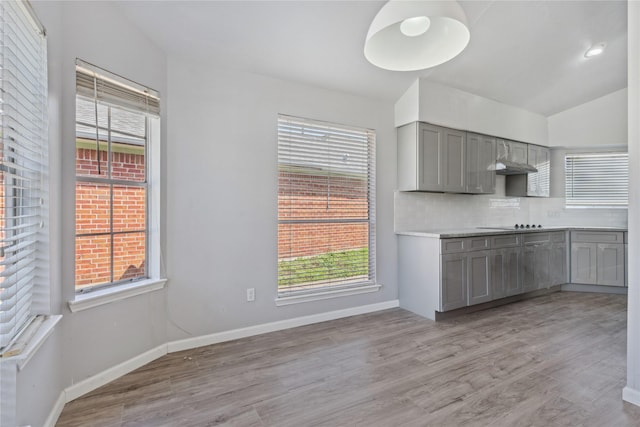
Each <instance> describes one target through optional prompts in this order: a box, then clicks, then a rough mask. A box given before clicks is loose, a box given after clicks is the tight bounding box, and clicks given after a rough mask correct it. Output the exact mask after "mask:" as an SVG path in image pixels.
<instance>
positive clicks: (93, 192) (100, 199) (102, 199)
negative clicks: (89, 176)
mask: <svg viewBox="0 0 640 427" xmlns="http://www.w3.org/2000/svg"><path fill="white" fill-rule="evenodd" d="M110 192H111V186H110V185H108V184H94V183H88V182H77V183H76V234H78V235H80V234H88V233H108V232H109V231H110V230H111V224H110V217H111V213H110V205H111V196H110Z"/></svg>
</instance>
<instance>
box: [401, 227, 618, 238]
mask: <svg viewBox="0 0 640 427" xmlns="http://www.w3.org/2000/svg"><path fill="white" fill-rule="evenodd" d="M545 231H546V232H549V231H620V232H625V231H627V229H626V228H621V227H569V226H549V227H543V228H529V229H527V228H525V229H520V228H519V229H517V230H516V229H509V230H502V229H495V228H482V227H478V228H450V229H435V230H404V231H396V234H398V235H402V236H418V237H432V238H436V239H451V238H461V237H474V236H487V235H497V234H520V233H544V232H545Z"/></svg>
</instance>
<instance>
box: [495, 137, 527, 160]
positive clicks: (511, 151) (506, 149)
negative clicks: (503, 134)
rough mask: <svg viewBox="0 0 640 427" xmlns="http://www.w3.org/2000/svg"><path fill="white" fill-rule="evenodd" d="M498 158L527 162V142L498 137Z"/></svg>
mask: <svg viewBox="0 0 640 427" xmlns="http://www.w3.org/2000/svg"><path fill="white" fill-rule="evenodd" d="M496 160H498V161H499V162H504V161H507V162H512V163H521V164H527V144H525V143H524V142H516V141H509V140H506V139H502V138H497V139H496Z"/></svg>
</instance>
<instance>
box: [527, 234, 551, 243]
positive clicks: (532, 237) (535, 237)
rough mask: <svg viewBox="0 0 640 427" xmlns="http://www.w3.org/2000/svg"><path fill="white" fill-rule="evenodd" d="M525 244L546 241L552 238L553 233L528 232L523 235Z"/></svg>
mask: <svg viewBox="0 0 640 427" xmlns="http://www.w3.org/2000/svg"><path fill="white" fill-rule="evenodd" d="M522 240H523V242H524V244H525V245H527V244H535V243H546V242H549V241H550V240H551V233H528V234H523V235H522Z"/></svg>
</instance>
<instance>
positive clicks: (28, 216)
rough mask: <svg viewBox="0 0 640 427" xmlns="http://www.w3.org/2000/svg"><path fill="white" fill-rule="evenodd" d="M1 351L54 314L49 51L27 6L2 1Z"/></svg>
mask: <svg viewBox="0 0 640 427" xmlns="http://www.w3.org/2000/svg"><path fill="white" fill-rule="evenodd" d="M0 16H1V18H0V19H1V20H2V22H1V24H2V25H0V37H1V44H0V61H1V63H0V67H1V68H0V73H1V81H0V85H1V92H0V96H1V99H0V109H1V112H0V119H1V120H2V125H1V129H2V130H1V132H2V134H1V139H0V347H6V346H7V345H8V344H10V342H11V340H12V339H13V338H14V337H15V336H16V334H17V333H18V332H19V331H20V330H21V328H22V327H23V326H24V325H25V324H26V323H27V321H28V320H29V318H30V317H31V316H32V315H34V314H39V313H45V312H47V311H48V308H47V306H48V300H49V299H48V292H49V283H48V280H47V276H48V274H47V268H48V264H47V261H46V260H47V249H46V245H47V240H48V239H47V235H46V234H47V227H46V224H47V221H46V206H45V201H46V200H47V199H48V198H47V194H48V192H47V183H46V175H47V63H46V57H47V51H46V39H45V36H44V34H43V30H42V27H41V26H40V24H39V23H38V22H37V20H36V18H35V17H34V15H32V13H31V10H30V7H29V6H28V4H27V3H24V2H22V1H9V2H2V3H0Z"/></svg>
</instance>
